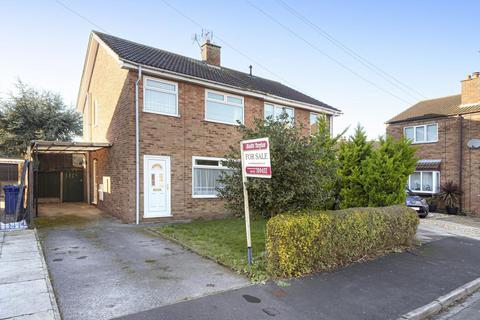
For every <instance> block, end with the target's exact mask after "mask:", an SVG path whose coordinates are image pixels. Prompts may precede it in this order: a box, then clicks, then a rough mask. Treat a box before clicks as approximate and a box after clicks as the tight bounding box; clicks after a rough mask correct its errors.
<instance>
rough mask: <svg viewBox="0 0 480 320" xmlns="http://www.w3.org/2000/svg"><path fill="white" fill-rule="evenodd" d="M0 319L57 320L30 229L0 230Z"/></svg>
mask: <svg viewBox="0 0 480 320" xmlns="http://www.w3.org/2000/svg"><path fill="white" fill-rule="evenodd" d="M0 238H1V239H2V242H0V271H1V272H0V319H9V320H10V319H32V320H35V319H42V320H59V319H60V315H59V313H58V308H57V306H56V301H55V297H54V295H53V289H52V287H51V284H50V279H49V276H48V271H47V269H46V264H45V261H44V259H43V255H42V251H41V248H40V245H39V243H38V240H37V237H36V234H35V231H34V230H20V231H6V232H0Z"/></svg>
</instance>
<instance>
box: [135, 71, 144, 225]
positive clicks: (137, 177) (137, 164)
mask: <svg viewBox="0 0 480 320" xmlns="http://www.w3.org/2000/svg"><path fill="white" fill-rule="evenodd" d="M141 79H142V66H141V65H138V78H137V81H136V82H135V224H139V223H140V136H139V131H140V130H139V121H138V96H139V88H138V86H139V83H140V80H141Z"/></svg>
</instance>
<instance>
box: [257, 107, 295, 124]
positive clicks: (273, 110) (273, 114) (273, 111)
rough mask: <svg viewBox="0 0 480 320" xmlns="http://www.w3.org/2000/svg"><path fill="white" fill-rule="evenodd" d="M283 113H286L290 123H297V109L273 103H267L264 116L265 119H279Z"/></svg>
mask: <svg viewBox="0 0 480 320" xmlns="http://www.w3.org/2000/svg"><path fill="white" fill-rule="evenodd" d="M283 113H286V114H287V115H288V122H290V123H291V124H292V125H293V124H294V123H295V109H293V108H290V107H285V106H280V105H276V104H272V103H265V105H264V107H263V114H264V118H265V119H267V118H270V119H278V118H279V117H280V116H281V115H282V114H283Z"/></svg>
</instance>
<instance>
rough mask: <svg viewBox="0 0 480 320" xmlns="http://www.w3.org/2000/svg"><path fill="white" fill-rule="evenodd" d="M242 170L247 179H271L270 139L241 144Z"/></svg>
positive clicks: (248, 141) (245, 141) (247, 141)
mask: <svg viewBox="0 0 480 320" xmlns="http://www.w3.org/2000/svg"><path fill="white" fill-rule="evenodd" d="M241 152H242V169H243V175H244V176H245V177H256V178H271V177H272V167H271V165H270V144H269V141H268V138H260V139H253V140H244V141H242V142H241Z"/></svg>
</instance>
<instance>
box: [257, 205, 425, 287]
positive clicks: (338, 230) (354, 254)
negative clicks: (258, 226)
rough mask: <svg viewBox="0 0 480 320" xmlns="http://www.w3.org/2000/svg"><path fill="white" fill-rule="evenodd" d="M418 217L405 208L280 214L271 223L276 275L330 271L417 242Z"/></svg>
mask: <svg viewBox="0 0 480 320" xmlns="http://www.w3.org/2000/svg"><path fill="white" fill-rule="evenodd" d="M418 223H419V219H418V216H417V213H416V212H415V211H414V210H413V209H410V208H407V207H405V206H400V205H398V206H391V207H383V208H350V209H345V210H337V211H327V212H304V213H295V214H281V215H278V216H276V217H273V218H271V219H270V220H269V221H268V223H267V237H266V249H267V264H268V266H267V268H268V272H269V273H270V274H271V275H272V276H274V277H290V276H299V275H302V274H306V273H311V272H315V271H326V270H331V269H334V268H337V267H340V266H345V265H347V264H350V263H352V262H355V261H357V260H360V259H362V258H367V257H370V256H375V255H379V254H383V253H385V252H389V251H392V250H393V249H395V248H398V247H404V246H410V245H412V243H413V240H414V237H415V232H416V230H417V226H418Z"/></svg>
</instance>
